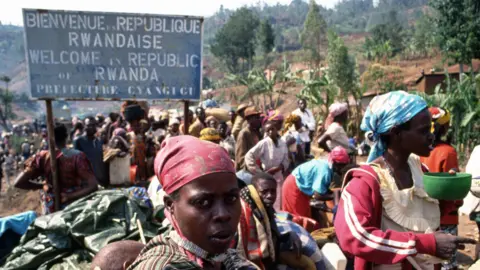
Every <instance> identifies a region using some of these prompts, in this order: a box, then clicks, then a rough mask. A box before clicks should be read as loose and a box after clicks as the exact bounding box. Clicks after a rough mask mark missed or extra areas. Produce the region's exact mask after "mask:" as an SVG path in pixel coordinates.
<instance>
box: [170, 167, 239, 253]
mask: <svg viewBox="0 0 480 270" xmlns="http://www.w3.org/2000/svg"><path fill="white" fill-rule="evenodd" d="M239 191H240V190H239V188H238V184H237V178H236V177H235V175H234V174H231V173H215V174H210V175H205V176H203V177H200V178H198V179H197V180H195V181H192V182H191V183H189V184H187V185H185V186H184V187H182V188H181V189H180V190H179V198H178V199H177V200H173V201H172V200H171V199H170V198H168V197H167V198H166V205H167V209H169V208H170V209H169V210H170V211H171V213H173V216H174V218H175V219H176V221H177V223H178V226H179V228H180V230H181V231H182V233H183V235H184V236H185V237H186V238H187V239H188V240H190V241H192V242H193V243H195V244H196V245H198V246H199V247H201V248H203V249H204V250H206V251H207V252H209V253H210V254H219V253H223V252H225V251H226V250H227V249H228V248H229V246H230V244H231V241H232V239H233V238H234V235H235V232H236V230H237V225H238V222H239V219H240V200H239ZM169 201H170V202H169Z"/></svg>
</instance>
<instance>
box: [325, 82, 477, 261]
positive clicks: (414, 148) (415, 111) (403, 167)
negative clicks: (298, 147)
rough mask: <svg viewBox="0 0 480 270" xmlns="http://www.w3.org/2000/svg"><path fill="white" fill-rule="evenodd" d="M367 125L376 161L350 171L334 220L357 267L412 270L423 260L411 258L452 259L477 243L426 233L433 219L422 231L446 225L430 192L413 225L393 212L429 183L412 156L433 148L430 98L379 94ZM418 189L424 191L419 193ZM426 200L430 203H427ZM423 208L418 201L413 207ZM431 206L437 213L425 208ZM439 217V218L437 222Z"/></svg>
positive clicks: (372, 158)
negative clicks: (461, 249)
mask: <svg viewBox="0 0 480 270" xmlns="http://www.w3.org/2000/svg"><path fill="white" fill-rule="evenodd" d="M361 128H362V129H363V130H364V131H366V132H367V134H366V137H367V138H368V139H369V140H371V141H372V142H374V145H373V147H372V150H371V152H370V155H369V158H368V162H369V163H370V164H371V165H364V166H362V167H361V168H359V169H353V170H352V171H350V172H349V173H347V175H346V177H345V180H344V187H345V188H344V189H343V191H342V196H341V199H340V203H339V205H338V209H337V213H336V217H335V224H334V226H335V232H336V235H337V238H338V241H339V245H340V247H341V249H342V250H343V252H344V253H345V254H346V255H347V256H349V257H353V258H354V263H355V267H354V268H355V270H362V269H373V268H374V267H375V266H380V267H379V268H383V269H385V268H389V269H390V268H391V265H392V264H395V266H394V268H395V269H398V268H399V267H400V268H401V269H412V265H411V264H410V262H411V263H413V264H416V263H417V260H416V259H417V258H409V257H415V256H417V255H420V254H427V255H433V256H436V257H439V258H443V259H447V258H450V257H451V256H452V255H453V254H454V252H455V249H456V248H457V247H459V246H461V245H462V244H466V243H475V241H474V240H471V239H466V238H461V237H456V236H453V235H448V234H444V233H440V232H436V233H420V231H419V230H417V227H426V226H425V223H428V224H427V225H429V226H427V227H428V228H429V230H428V229H427V230H422V231H434V230H436V229H437V228H438V225H439V224H440V210H439V208H438V206H435V205H431V204H432V203H435V200H433V201H432V199H431V198H427V197H428V196H427V197H425V196H426V195H425V193H424V191H423V196H422V197H421V198H420V199H418V198H413V199H411V200H417V203H419V205H420V204H422V205H420V208H419V209H420V210H423V215H424V216H425V218H421V217H418V216H417V215H416V216H415V217H413V219H412V220H410V221H412V222H413V224H412V223H411V224H409V225H408V227H411V228H410V229H405V228H406V227H405V226H404V225H402V224H400V223H397V221H398V215H404V216H405V218H408V217H407V216H408V215H406V214H408V213H401V211H397V212H392V208H391V203H392V201H394V202H396V200H395V199H392V197H395V196H398V197H401V196H400V195H412V197H414V196H418V197H420V196H419V195H418V194H420V193H422V191H421V189H423V188H422V186H423V183H420V182H418V181H422V176H421V174H422V173H421V168H420V167H421V165H419V166H418V167H416V166H413V165H412V160H411V154H416V155H418V156H428V155H429V153H430V151H431V142H432V140H433V136H432V134H431V115H430V113H429V112H428V110H427V104H426V102H425V101H424V100H423V99H422V98H421V97H419V96H416V95H412V94H409V93H406V92H403V91H395V92H389V93H387V94H384V95H381V96H377V97H375V98H374V99H373V100H372V101H371V103H370V105H369V107H368V108H367V111H366V112H365V116H364V118H363V121H362V126H361ZM417 165H418V164H417ZM414 169H415V170H414ZM418 170H420V172H419V173H418ZM416 171H417V173H415V172H416ZM379 173H381V174H382V178H379V175H380V174H379ZM414 174H415V175H414ZM385 179H388V182H385ZM380 182H381V183H382V185H381V184H380ZM417 187H418V190H417V191H418V194H417V193H416V192H415V191H416V189H417ZM400 193H401V194H400ZM388 196H390V197H388ZM403 199H405V201H408V200H409V199H408V198H405V197H403ZM422 200H425V201H428V202H430V205H429V203H425V204H423V203H422ZM405 201H403V202H401V203H400V204H402V203H405ZM437 203H438V202H437ZM407 204H408V202H407ZM424 206H425V207H427V208H423V207H424ZM405 209H408V210H410V208H404V209H403V210H405ZM419 209H415V205H414V206H413V208H411V210H410V211H414V210H419ZM425 209H432V211H427V212H425ZM408 210H406V211H408ZM384 211H385V213H384ZM430 212H432V213H430ZM395 215H397V216H395ZM437 215H438V221H437V220H433V221H432V219H434V218H435V216H437ZM427 216H429V217H427ZM396 218H397V220H395V219H396ZM415 218H416V220H415ZM428 218H430V220H427V219H428ZM392 221H393V222H392ZM415 222H417V224H415ZM398 225H400V226H398ZM382 227H383V228H384V229H382ZM389 228H394V229H389ZM412 231H415V232H412ZM420 257H422V258H423V257H425V256H420ZM427 263H428V262H427ZM430 266H432V267H429V269H431V268H433V264H430ZM422 267H423V265H422Z"/></svg>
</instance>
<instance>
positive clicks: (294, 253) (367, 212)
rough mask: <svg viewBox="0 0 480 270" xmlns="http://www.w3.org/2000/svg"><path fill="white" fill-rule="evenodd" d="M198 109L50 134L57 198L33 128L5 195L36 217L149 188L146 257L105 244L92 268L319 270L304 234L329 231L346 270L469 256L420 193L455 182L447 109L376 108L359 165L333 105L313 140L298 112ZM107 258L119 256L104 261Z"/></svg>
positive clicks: (404, 104) (450, 220)
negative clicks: (33, 205) (23, 198)
mask: <svg viewBox="0 0 480 270" xmlns="http://www.w3.org/2000/svg"><path fill="white" fill-rule="evenodd" d="M202 105H203V106H200V107H198V108H196V109H195V112H192V111H190V112H189V114H187V115H185V116H184V117H176V116H172V115H170V114H168V113H165V114H162V115H161V116H160V117H154V116H149V107H148V104H147V103H146V102H135V101H128V102H124V103H123V105H122V108H121V111H120V112H117V113H115V112H114V113H110V114H109V115H108V117H106V118H105V117H103V116H102V115H100V114H99V115H96V116H95V117H94V116H91V117H86V118H85V119H76V118H75V119H73V121H72V126H73V128H72V130H71V131H69V130H67V128H66V125H65V124H61V123H57V124H56V125H55V128H54V133H55V134H54V135H55V149H56V150H55V151H56V152H55V159H56V160H57V166H58V168H57V169H58V170H57V171H58V175H59V185H60V191H61V192H60V198H56V196H55V194H54V192H53V185H52V175H51V171H52V170H51V158H52V157H51V156H50V152H49V151H48V150H47V148H48V147H47V145H48V143H47V141H46V140H45V139H46V138H47V134H46V130H44V127H42V126H40V127H37V126H35V128H34V129H35V131H33V132H31V135H28V130H27V132H26V134H23V135H26V136H28V138H29V139H27V141H26V143H28V145H25V149H24V146H23V145H22V147H21V149H22V153H21V159H23V160H24V169H22V172H21V173H20V174H19V175H18V176H17V177H16V180H15V184H14V185H15V187H17V188H21V189H29V190H35V189H36V190H40V193H41V195H40V196H41V201H42V206H43V211H44V214H49V213H52V212H54V211H56V209H55V207H54V206H55V203H54V202H55V201H56V200H60V203H61V204H60V205H61V206H60V207H61V209H62V208H64V207H66V206H67V205H68V204H69V203H71V202H73V201H75V200H77V199H79V198H81V197H84V196H86V195H88V194H90V193H92V192H94V191H96V190H97V189H99V188H111V187H118V186H133V185H135V186H141V187H145V188H148V194H149V196H150V197H151V199H152V201H153V207H154V209H155V210H158V209H161V211H162V215H160V216H162V217H163V218H164V220H163V224H164V225H165V227H164V228H162V232H161V233H160V234H159V235H158V236H157V237H155V238H154V239H152V240H151V241H150V242H149V243H148V244H147V245H146V246H143V245H139V244H138V243H136V244H126V243H124V242H123V243H122V242H117V243H112V244H110V245H108V246H107V247H105V249H104V250H103V251H101V252H100V253H99V254H97V256H96V257H95V259H94V261H93V263H92V269H103V270H105V269H117V268H115V267H117V266H116V264H119V265H121V267H120V269H121V268H122V267H124V268H128V269H325V265H324V259H325V257H328V254H322V252H321V251H320V249H319V248H318V246H317V245H316V242H315V241H316V240H317V239H316V238H315V237H314V236H313V235H314V234H315V233H314V232H316V231H318V230H321V229H324V228H325V227H329V226H330V227H332V226H333V227H334V230H335V232H336V234H335V235H336V237H335V242H336V243H338V245H339V247H340V248H341V250H342V252H343V253H344V254H345V256H346V258H348V262H349V265H348V268H349V269H440V268H441V269H456V267H457V262H456V258H455V254H456V250H457V248H461V247H463V245H465V244H475V243H476V241H474V240H472V239H467V238H463V237H459V236H457V234H458V231H457V226H458V209H459V207H460V206H461V205H462V201H438V200H436V199H433V198H430V197H429V196H428V195H427V194H426V192H425V191H424V189H423V180H422V176H423V174H424V173H425V172H427V171H430V172H450V173H454V172H458V171H459V165H458V158H457V154H456V152H455V149H454V148H453V147H452V146H451V144H450V143H449V141H448V138H447V139H446V138H445V137H446V135H447V131H448V130H449V122H450V115H449V112H448V111H447V110H444V109H442V108H437V107H434V108H428V107H427V104H426V102H425V101H424V100H423V99H422V98H421V97H419V96H416V95H413V94H409V93H406V92H403V91H395V92H390V93H387V94H384V95H381V96H377V97H376V98H374V99H373V100H372V102H371V103H370V105H369V106H368V108H367V110H366V112H365V116H364V118H363V121H362V126H361V128H362V130H364V131H365V132H366V133H365V140H366V141H367V142H368V144H369V146H370V147H371V150H370V152H369V156H368V161H367V163H366V164H362V165H357V164H355V159H352V156H354V155H355V154H356V153H357V149H356V146H357V145H356V143H352V140H351V139H349V137H348V136H347V132H346V131H345V129H344V127H345V125H346V123H347V121H348V119H349V106H348V104H346V103H334V104H332V105H331V106H330V107H329V115H328V117H327V119H325V121H324V124H322V126H321V127H319V125H318V124H317V120H316V118H315V115H314V113H313V112H312V111H311V110H309V109H307V105H308V104H307V101H306V100H304V99H300V100H298V109H296V110H295V111H293V112H291V113H290V114H289V115H285V116H284V115H283V114H282V113H281V112H280V111H278V110H268V111H266V112H261V111H259V110H258V109H257V108H256V107H255V106H250V105H248V104H242V105H240V106H238V108H236V110H232V111H230V112H229V115H228V118H229V121H225V119H219V118H218V117H216V116H215V115H212V114H210V113H208V108H207V107H211V106H215V105H216V104H215V102H203V103H202ZM317 131H320V132H317ZM316 133H317V134H316ZM36 134H41V135H36ZM187 135H188V136H187ZM33 137H35V138H36V140H37V141H38V139H37V138H39V139H40V143H39V144H38V146H32V147H30V145H33V143H29V142H31V140H32V138H33ZM352 137H353V136H352ZM4 138H5V139H6V141H4V145H3V146H2V148H4V149H9V148H8V146H7V145H8V136H4ZM312 146H318V147H319V148H320V149H322V150H323V151H324V152H325V153H326V155H325V156H324V157H323V158H322V157H320V158H315V157H314V156H313V155H312V148H313V147H312ZM27 148H28V149H27ZM23 150H25V152H24V151H23ZM27 150H28V151H27ZM7 151H8V150H7ZM4 152H5V151H4ZM7 157H8V156H7ZM4 159H5V160H4V161H3V162H4V163H5V164H10V161H8V163H7V160H6V158H5V157H4ZM9 169H10V167H8V169H7V167H6V166H5V169H4V174H5V173H8V170H9ZM7 179H8V177H7ZM8 182H9V181H7V183H8ZM154 212H155V211H154ZM472 213H475V210H474V209H472ZM471 216H472V217H476V216H475V215H474V214H472V215H471ZM156 217H158V215H156ZM472 219H473V218H472ZM115 251H122V252H124V253H125V254H128V255H126V256H118V258H116V259H107V257H108V256H111V255H107V254H114V252H115ZM95 267H96V268H95ZM282 267H286V268H282Z"/></svg>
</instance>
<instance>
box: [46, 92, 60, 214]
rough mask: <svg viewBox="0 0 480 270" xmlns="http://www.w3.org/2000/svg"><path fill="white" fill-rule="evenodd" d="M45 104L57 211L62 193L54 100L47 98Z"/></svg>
mask: <svg viewBox="0 0 480 270" xmlns="http://www.w3.org/2000/svg"><path fill="white" fill-rule="evenodd" d="M45 105H46V107H47V131H48V150H49V151H50V162H51V164H50V165H51V166H50V167H51V168H52V180H53V193H54V194H55V200H54V202H55V211H59V210H60V203H61V200H62V198H61V196H60V195H61V194H60V186H59V183H58V172H57V168H58V167H57V159H56V157H57V153H56V151H55V148H56V145H55V131H54V125H55V124H54V120H53V110H52V100H51V99H47V100H45Z"/></svg>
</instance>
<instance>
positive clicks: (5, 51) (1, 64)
mask: <svg viewBox="0 0 480 270" xmlns="http://www.w3.org/2000/svg"><path fill="white" fill-rule="evenodd" d="M23 42H24V41H23V28H22V27H17V26H11V25H1V24H0V73H3V72H8V71H9V70H10V69H11V68H13V67H14V66H15V65H16V64H17V63H18V62H19V61H21V60H22V59H24V57H25V51H24V44H23Z"/></svg>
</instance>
